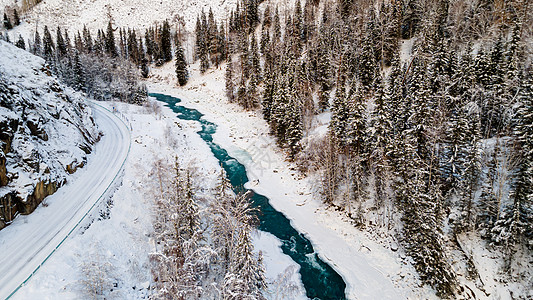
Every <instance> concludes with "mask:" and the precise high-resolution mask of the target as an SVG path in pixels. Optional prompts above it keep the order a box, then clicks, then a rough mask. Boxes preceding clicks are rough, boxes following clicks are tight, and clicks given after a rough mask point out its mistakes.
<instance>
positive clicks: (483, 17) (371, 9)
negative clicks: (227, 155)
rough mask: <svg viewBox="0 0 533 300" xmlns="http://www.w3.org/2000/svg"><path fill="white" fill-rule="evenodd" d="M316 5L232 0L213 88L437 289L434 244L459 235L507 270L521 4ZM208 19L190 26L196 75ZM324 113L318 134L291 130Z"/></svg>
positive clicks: (512, 238) (444, 289)
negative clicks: (258, 117)
mask: <svg viewBox="0 0 533 300" xmlns="http://www.w3.org/2000/svg"><path fill="white" fill-rule="evenodd" d="M327 2H328V3H327V4H326V5H325V6H324V9H323V10H322V11H321V10H320V9H319V8H320V6H319V3H320V1H305V3H304V4H303V5H302V3H301V2H300V1H299V0H297V1H296V4H295V7H294V10H292V11H281V12H280V11H279V8H278V7H270V6H269V4H268V3H265V4H264V5H265V6H266V7H265V9H264V15H262V16H258V13H257V12H258V9H257V6H258V4H259V3H258V1H253V0H249V1H242V2H239V4H238V5H237V7H236V8H235V10H234V11H232V12H231V14H230V18H229V22H228V29H227V33H226V36H225V41H226V43H227V46H226V48H227V52H226V55H227V64H226V79H225V81H226V94H227V96H228V99H229V100H230V101H231V102H236V103H239V104H240V105H242V106H243V107H244V108H245V109H250V110H252V109H260V110H261V111H262V113H263V117H264V118H265V120H267V121H268V123H269V124H270V128H271V132H272V134H273V135H275V136H276V138H277V141H278V143H279V145H280V146H282V147H285V148H287V149H288V153H289V158H290V159H295V160H296V161H297V162H299V163H300V165H301V166H302V169H304V170H308V171H313V172H318V173H319V174H321V178H322V180H321V185H322V188H321V190H322V197H323V199H324V201H325V202H326V203H327V204H329V205H332V206H335V207H337V208H339V209H341V210H344V211H346V214H347V215H348V216H350V217H351V218H352V219H353V220H354V222H355V224H357V225H358V226H360V227H362V228H363V227H369V226H370V227H377V230H383V231H385V232H388V234H390V235H394V236H395V237H396V238H398V239H400V241H401V242H402V245H403V247H404V249H405V250H406V251H407V253H408V254H409V255H410V256H411V257H412V258H413V260H414V265H415V267H416V269H417V270H418V271H419V273H420V276H421V278H422V279H423V281H424V282H426V283H428V284H430V285H432V286H433V287H435V288H436V290H437V292H438V294H439V295H441V296H443V297H447V296H451V295H455V294H456V293H459V284H458V281H457V278H456V273H455V271H454V269H453V268H452V267H451V265H450V263H451V261H450V258H448V257H447V251H446V247H448V246H446V244H447V243H448V242H449V241H450V240H452V241H453V240H455V238H454V237H455V236H457V235H459V234H461V233H463V232H475V233H477V234H479V235H480V236H482V237H483V238H485V239H486V241H487V244H490V245H493V247H495V249H500V250H501V251H502V253H503V254H504V256H505V258H506V259H505V264H504V266H502V269H503V270H504V271H506V272H509V268H510V267H511V262H512V260H513V254H514V253H515V252H516V251H517V250H520V249H526V248H528V249H529V250H526V251H529V253H531V252H530V251H531V240H532V238H533V205H532V199H533V184H532V183H533V168H532V163H531V161H532V160H531V158H532V150H531V149H532V145H531V144H532V139H531V137H532V136H533V135H532V131H531V130H532V126H533V125H531V124H532V119H531V118H532V110H533V108H532V105H531V78H532V74H533V71H532V67H531V55H530V53H531V44H528V43H527V42H526V41H527V40H528V39H530V38H531V37H532V29H531V26H530V24H531V23H532V20H531V18H532V16H531V15H530V14H528V13H527V11H528V4H527V3H526V2H524V1H519V0H517V1H505V2H501V1H500V2H498V1H494V2H493V1H488V2H487V1H483V3H481V2H480V3H478V2H476V1H447V0H434V1H423V0H404V1H379V2H377V3H376V2H375V1H355V0H352V1H338V2H336V1H327ZM332 4H334V5H332ZM211 15H212V14H211V13H210V14H209V18H206V16H205V14H202V16H200V17H199V18H198V22H197V29H196V36H197V44H196V52H197V58H198V59H200V60H201V61H202V62H201V66H202V67H201V69H202V72H204V71H205V70H207V68H209V66H210V59H209V58H210V57H212V56H211V55H212V53H211V52H210V50H209V49H213V48H210V47H208V46H207V45H208V43H207V42H206V41H210V40H211V39H212V38H213V37H214V36H216V35H213V34H214V32H215V31H214V30H211V31H210V30H209V28H216V21H213V20H212V17H211ZM209 24H211V25H209ZM212 24H215V25H214V26H213V25H212ZM282 28H284V30H282ZM210 32H211V33H210ZM256 32H261V34H260V36H259V41H258V37H256ZM403 41H405V42H406V43H413V46H412V49H409V48H408V49H409V50H411V52H412V53H411V54H408V55H405V54H404V55H403V56H401V55H400V54H401V51H400V50H401V44H402V42H403ZM404 48H405V47H404ZM404 51H405V49H404ZM323 112H326V115H331V121H330V125H329V132H328V134H327V136H326V137H325V138H323V139H321V140H318V141H316V140H314V141H313V140H311V141H309V140H305V142H304V140H303V137H306V136H307V135H308V133H309V130H310V129H312V128H313V127H312V125H311V124H312V123H313V120H314V119H315V118H316V115H318V114H321V113H323ZM398 216H401V217H398ZM397 224H401V225H400V226H399V225H397ZM444 228H446V229H444ZM447 228H450V229H447ZM456 246H457V247H460V246H459V245H456ZM508 279H509V278H508ZM510 280H513V279H510Z"/></svg>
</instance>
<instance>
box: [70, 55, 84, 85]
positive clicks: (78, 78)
mask: <svg viewBox="0 0 533 300" xmlns="http://www.w3.org/2000/svg"><path fill="white" fill-rule="evenodd" d="M73 68H74V70H73V71H74V88H75V89H76V90H78V91H86V89H85V88H86V87H85V77H86V74H85V71H84V67H83V65H82V63H81V61H80V55H79V53H78V51H77V50H75V51H74V65H73Z"/></svg>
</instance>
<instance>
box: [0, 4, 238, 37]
mask: <svg viewBox="0 0 533 300" xmlns="http://www.w3.org/2000/svg"><path fill="white" fill-rule="evenodd" d="M2 2H3V3H2ZM16 2H17V1H15V0H2V1H1V2H0V12H3V10H4V6H5V5H11V6H13V3H16ZM18 2H20V1H18ZM236 3H237V1H236V0H215V1H210V0H199V1H191V0H182V1H170V0H161V1H151V0H125V1H107V0H96V1H83V0H75V1H65V0H45V1H42V2H41V3H39V4H38V5H37V6H35V7H34V8H33V9H32V11H31V13H29V14H27V16H26V17H25V18H24V21H25V22H23V24H22V25H21V28H20V29H21V30H27V31H28V32H31V31H33V30H35V26H44V25H48V26H50V27H51V28H55V27H57V26H61V27H62V28H68V29H69V31H70V32H76V31H78V30H79V31H81V30H82V29H83V25H84V24H86V25H87V27H88V28H90V29H97V28H103V27H104V26H105V25H106V24H107V22H108V21H109V19H110V18H111V19H112V20H113V21H114V24H115V25H116V26H118V27H130V28H146V27H148V26H151V25H153V23H154V22H156V21H158V22H161V21H162V20H164V19H168V20H169V21H172V23H175V22H176V21H177V20H178V19H179V18H183V20H184V22H185V24H186V26H187V29H188V30H190V31H192V30H193V28H194V27H193V26H194V22H195V21H196V17H197V15H198V14H199V13H200V12H201V11H202V9H203V10H205V11H209V7H210V6H211V7H212V8H213V9H215V8H216V9H215V10H214V11H213V13H214V14H215V17H217V19H224V18H226V17H227V16H228V14H229V12H230V9H231V8H233V7H235V5H236ZM18 5H20V4H18Z"/></svg>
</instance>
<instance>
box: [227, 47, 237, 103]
mask: <svg viewBox="0 0 533 300" xmlns="http://www.w3.org/2000/svg"><path fill="white" fill-rule="evenodd" d="M225 80H226V96H227V97H228V100H229V102H233V101H235V83H234V82H233V60H232V59H231V55H230V56H229V58H228V63H227V65H226V75H225Z"/></svg>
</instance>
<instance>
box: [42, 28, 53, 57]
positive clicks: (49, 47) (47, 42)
mask: <svg viewBox="0 0 533 300" xmlns="http://www.w3.org/2000/svg"><path fill="white" fill-rule="evenodd" d="M54 48H55V47H54V41H53V40H52V35H51V34H50V31H49V30H48V26H46V25H45V26H44V33H43V55H44V58H45V59H46V60H47V61H51V60H53V58H54Z"/></svg>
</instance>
